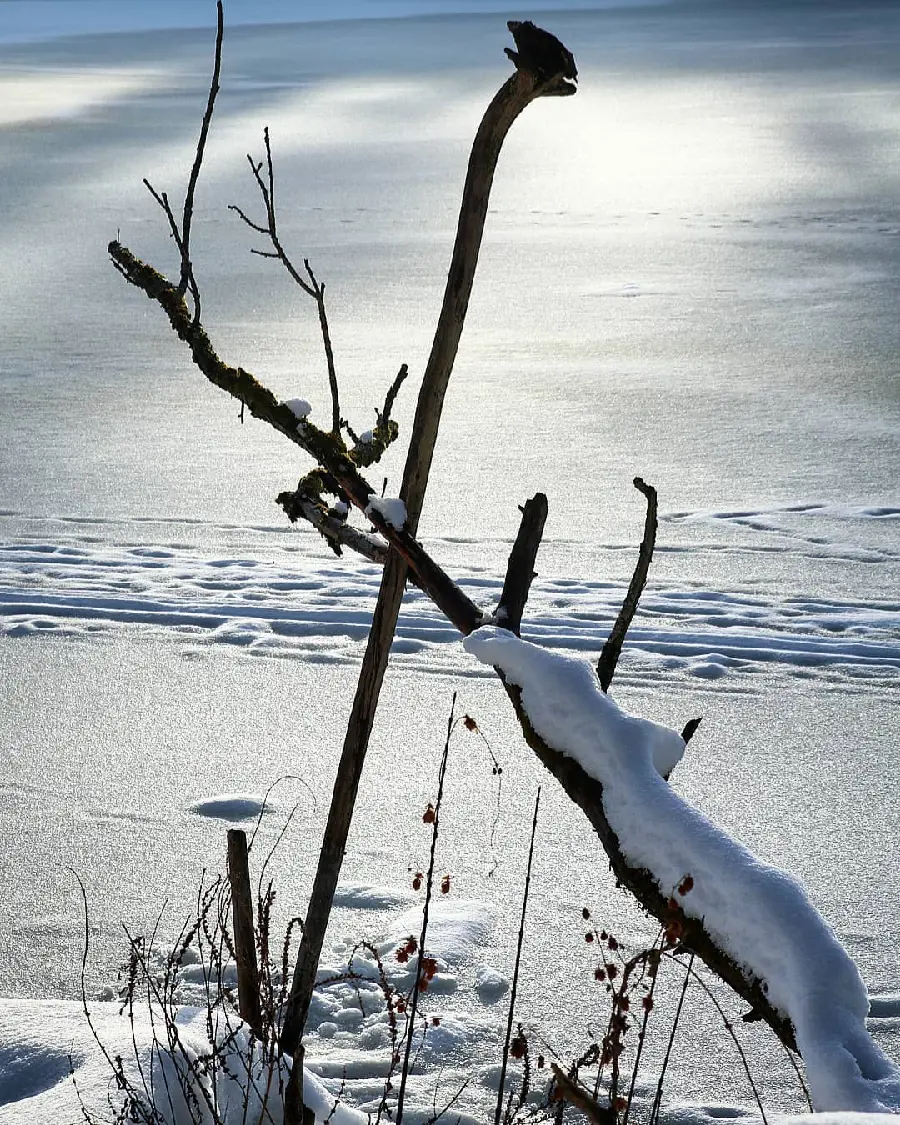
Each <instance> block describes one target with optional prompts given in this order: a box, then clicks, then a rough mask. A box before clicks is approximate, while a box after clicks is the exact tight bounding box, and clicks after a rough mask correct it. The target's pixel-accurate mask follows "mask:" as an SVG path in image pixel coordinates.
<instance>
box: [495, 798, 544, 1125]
mask: <svg viewBox="0 0 900 1125" xmlns="http://www.w3.org/2000/svg"><path fill="white" fill-rule="evenodd" d="M540 805H541V787H540V786H538V791H537V796H536V797H535V799H534V816H533V817H532V820H531V843H530V844H529V845H528V863H527V865H526V868H525V887H524V890H523V892H522V914H521V917H520V919H519V937H518V940H517V942H516V963H515V967H514V969H513V979H512V988H511V989H510V993H509V1015H508V1016H507V1019H506V1037H505V1039H504V1041H503V1061H502V1062H501V1064H500V1085H499V1088H498V1090H497V1108H496V1110H495V1111H494V1125H500V1121H501V1118H502V1116H503V1090H504V1086H505V1085H506V1066H507V1063H508V1062H509V1043H510V1039H511V1038H512V1026H513V1018H514V1016H515V1011H516V993H517V992H518V990H519V968H520V966H521V963H522V946H523V944H524V942H525V913H526V911H527V909H528V892H529V890H530V888H531V861H532V859H533V858H534V837H535V833H536V832H537V821H538V809H539V808H540Z"/></svg>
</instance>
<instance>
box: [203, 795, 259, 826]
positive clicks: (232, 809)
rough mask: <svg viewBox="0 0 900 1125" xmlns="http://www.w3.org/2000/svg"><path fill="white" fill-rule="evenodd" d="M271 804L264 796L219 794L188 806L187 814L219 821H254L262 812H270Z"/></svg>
mask: <svg viewBox="0 0 900 1125" xmlns="http://www.w3.org/2000/svg"><path fill="white" fill-rule="evenodd" d="M271 811H272V803H271V802H270V801H267V800H266V798H265V796H261V797H260V796H257V795H255V794H251V793H220V794H219V795H218V796H217V797H204V798H203V800H201V801H195V802H194V804H193V805H189V806H188V812H192V813H196V814H197V816H209V817H217V818H218V819H219V820H235V821H237V820H250V819H251V818H252V819H254V820H255V819H256V817H258V816H259V815H260V814H261V813H263V812H271Z"/></svg>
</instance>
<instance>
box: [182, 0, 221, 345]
mask: <svg viewBox="0 0 900 1125" xmlns="http://www.w3.org/2000/svg"><path fill="white" fill-rule="evenodd" d="M224 37H225V15H224V12H223V10H222V0H216V55H215V62H214V63H213V73H212V80H211V81H210V84H209V96H208V98H207V100H206V112H205V113H204V114H203V122H202V124H201V126H200V137H199V138H198V140H197V151H196V153H195V155H194V164H193V167H192V168H191V175H190V179H189V180H188V186H187V191H186V192H185V196H184V211H183V213H182V222H181V278H180V280H179V282H178V292H179V293H180V294H181V295H182V296H184V294H185V293H186V292H187V288H188V285H190V287H191V294H192V295H193V298H194V322H195V323H196V324H199V323H200V291H199V288H198V286H197V282H196V280H195V278H194V267H193V265H192V264H191V223H192V222H193V219H194V192H195V191H196V189H197V180H198V179H199V178H200V167H201V165H202V164H203V153H204V151H205V149H206V138H207V137H208V136H209V126H210V124H211V122H212V116H213V110H214V109H215V105H216V95H217V94H218V92H219V75H220V74H221V72H222V40H223V38H224Z"/></svg>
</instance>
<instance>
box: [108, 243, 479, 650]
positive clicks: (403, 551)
mask: <svg viewBox="0 0 900 1125" xmlns="http://www.w3.org/2000/svg"><path fill="white" fill-rule="evenodd" d="M107 249H108V252H109V255H110V258H111V259H112V261H113V263H114V264H115V265H116V267H117V268H118V269H119V272H120V273H121V274H122V275H123V276H124V277H125V279H126V280H127V281H129V282H130V283H131V284H132V285H135V286H136V287H137V288H138V289H141V290H143V292H144V293H145V294H146V295H147V296H148V297H149V298H150V299H151V300H154V301H156V302H157V304H159V305H160V307H161V308H162V309H163V310H164V311H165V313H166V315H167V316H168V318H169V323H170V324H171V325H172V328H173V329H174V331H175V332H176V334H177V335H178V336H179V338H180V339H182V340H184V342H185V343H186V344H187V345H188V347H189V348H190V350H191V357H192V359H193V361H194V364H195V365H196V366H197V367H198V368H199V369H200V371H201V372H202V373H203V374H204V375H205V376H206V378H207V379H209V381H210V382H211V383H213V384H215V385H216V386H217V387H220V388H221V389H222V390H224V391H227V392H228V394H230V395H232V396H233V397H234V398H236V399H238V400H239V401H241V402H243V403H244V404H245V405H246V406H247V408H248V409H249V411H250V413H251V414H252V415H253V416H254V417H256V418H259V419H261V420H262V421H264V422H267V423H268V424H269V425H270V426H272V427H273V429H276V430H278V432H279V433H281V434H283V435H284V436H285V437H286V438H288V439H289V440H290V441H292V442H294V443H295V444H296V445H299V446H300V448H301V449H304V450H305V451H306V452H307V453H309V454H310V456H312V457H313V458H314V459H315V460H316V461H317V462H318V464H319V465H322V466H323V467H324V468H325V469H327V471H328V472H329V473H330V474H331V475H332V476H333V477H334V479H335V480H336V481H337V482H338V484H339V485H340V487H341V488H342V489H343V491H344V493H345V494H346V495H347V497H348V498H349V499H350V501H351V502H352V503H353V504H354V505H355V506H356V507H357V508H359V509H360V510H361V511H363V512H365V513H366V516H367V518H368V519H369V520H371V522H372V523H373V524H374V525H375V527H376V528H377V529H378V531H379V532H380V533H381V534H382V536H383V537H384V538H385V539H386V540H387V541H388V543H390V545H391V546H392V547H394V548H395V550H396V552H397V554H398V555H399V557H400V558H401V559H402V560H403V562H404V566H408V567H410V568H411V569H412V570H414V571H415V573H416V577H417V585H419V586H420V587H421V588H422V589H423V590H424V591H425V592H426V593H427V594H428V596H429V597H430V598H431V599H432V601H434V602H435V604H436V605H438V606H439V608H440V609H441V611H442V612H443V613H444V614H445V615H446V617H447V618H448V620H450V621H451V622H452V623H453V624H454V625H455V626H456V627H457V628H458V629H459V630H460V632H461V633H463V634H464V635H468V634H469V633H471V632H472V631H473V630H474V629H476V628H477V627H478V626H479V625H480V624H481V621H482V612H481V610H480V609H479V607H478V606H477V605H475V603H474V602H473V601H472V600H471V598H469V597H468V596H467V595H466V594H464V593H463V591H462V590H461V589H460V588H459V587H458V586H457V585H456V583H455V582H453V581H452V579H451V578H450V577H449V576H448V575H447V574H446V573H445V572H444V571H443V570H442V569H441V567H440V566H438V564H437V563H435V561H434V560H433V559H432V558H431V557H430V556H429V555H428V554H427V553H426V552H425V551H424V549H423V548H422V546H421V544H420V543H418V542H417V540H416V539H415V538H414V537H413V535H412V533H411V531H410V529H409V528H408V527H407V526H404V527H396V526H394V525H393V524H390V523H388V522H387V520H385V519H384V518H383V517H382V516H381V515H380V514H379V513H378V512H377V511H376V510H375V509H370V508H369V504H370V501H371V499H372V497H373V496H375V490H374V489H373V488H372V486H371V485H370V484H369V482H368V481H367V480H366V479H365V478H364V477H363V476H362V475H361V473H360V472H359V469H358V468H357V466H356V464H355V463H354V461H353V459H352V457H351V456H350V454H349V453H348V452H347V450H346V448H345V447H344V444H343V442H342V441H340V439H339V438H337V437H335V435H333V434H330V433H328V432H326V431H325V430H321V429H319V428H318V426H315V425H314V424H313V423H312V422H310V421H309V420H304V421H298V419H297V416H296V415H295V414H294V412H293V411H292V410H291V408H290V407H289V406H286V405H285V404H284V403H282V402H279V401H278V399H277V398H276V397H275V395H274V394H273V393H272V392H271V391H270V390H269V389H268V387H265V386H264V385H263V384H262V383H261V382H260V381H259V380H258V379H257V378H256V377H255V376H254V375H252V374H251V373H250V372H249V371H247V370H245V369H244V368H243V367H231V366H230V365H229V364H227V363H225V362H224V361H223V360H222V359H220V358H219V356H218V354H217V353H216V351H215V350H214V348H213V346H212V344H211V342H210V339H209V336H208V335H207V334H206V331H205V329H204V328H203V326H202V325H201V324H198V323H195V321H194V319H193V317H192V316H191V313H190V311H189V309H188V307H187V305H186V303H185V301H184V298H183V296H181V295H180V294H179V292H178V289H177V287H176V286H175V285H173V284H172V283H171V282H170V281H169V280H168V279H167V278H165V277H164V276H163V275H162V274H161V273H160V272H159V271H158V270H156V269H154V268H153V266H150V265H148V264H147V263H146V262H142V261H141V260H140V259H139V258H136V257H135V256H134V255H133V254H132V253H131V251H130V250H128V249H127V247H125V246H123V245H122V244H121V243H119V242H116V241H114V242H111V243H110V244H109V246H108V247H107ZM285 495H287V496H289V497H290V498H291V499H293V495H294V494H293V493H291V494H285ZM404 574H405V570H404Z"/></svg>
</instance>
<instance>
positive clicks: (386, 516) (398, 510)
mask: <svg viewBox="0 0 900 1125" xmlns="http://www.w3.org/2000/svg"><path fill="white" fill-rule="evenodd" d="M373 512H375V513H376V514H377V515H379V516H381V518H382V519H383V520H384V522H385V523H386V524H390V526H391V527H396V528H397V530H398V531H399V530H400V529H401V528H402V527H403V525H404V524H405V523H406V505H405V504H404V503H403V501H402V500H397V499H395V498H394V497H391V496H373V497H371V499H370V500H369V503H368V504H367V505H366V515H367V516H371V515H372V513H373Z"/></svg>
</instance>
